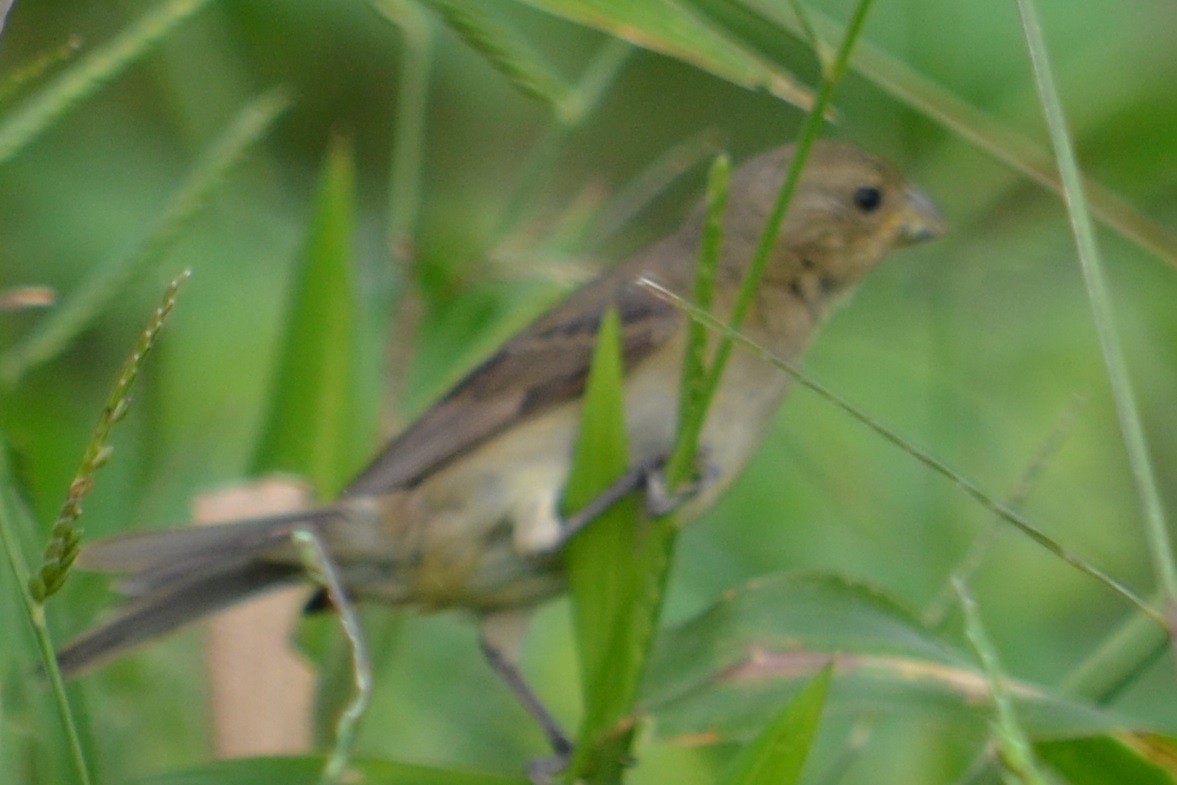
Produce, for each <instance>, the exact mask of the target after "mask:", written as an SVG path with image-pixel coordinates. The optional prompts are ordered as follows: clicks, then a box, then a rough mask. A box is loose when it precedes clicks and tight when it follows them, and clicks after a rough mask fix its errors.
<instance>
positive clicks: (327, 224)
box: [255, 139, 364, 499]
mask: <svg viewBox="0 0 1177 785" xmlns="http://www.w3.org/2000/svg"><path fill="white" fill-rule="evenodd" d="M312 210H313V212H312V215H311V219H310V224H309V227H308V231H307V238H306V245H305V248H304V251H303V255H302V259H301V260H300V261H301V269H300V270H298V271H297V272H296V278H295V281H296V282H295V286H294V292H293V297H292V300H291V307H290V311H289V314H288V316H287V328H286V337H285V340H284V346H283V349H282V354H281V360H280V362H279V366H278V375H277V377H276V378H275V380H274V391H273V404H272V405H271V408H270V415H269V422H268V424H267V426H266V430H265V433H264V435H263V436H262V439H261V444H260V449H259V452H258V457H257V461H256V464H255V468H256V469H257V470H258V471H259V472H264V471H267V470H282V471H287V472H290V473H292V474H297V475H302V476H304V477H306V478H307V479H308V480H309V481H310V482H311V485H312V486H313V487H314V489H315V493H316V494H317V495H318V496H319V497H320V498H323V499H327V498H330V497H331V496H333V495H334V494H336V493H338V492H339V491H340V490H341V489H342V488H343V486H344V484H345V483H346V482H347V480H348V479H349V478H350V476H351V475H352V474H354V473H355V471H356V470H357V467H358V466H359V462H360V461H361V460H362V459H363V457H364V456H363V455H362V453H361V445H363V444H364V440H363V439H362V433H363V431H362V430H361V429H360V428H359V427H358V426H359V412H358V408H359V406H358V404H357V402H356V400H355V398H356V393H357V384H356V379H357V377H356V372H355V369H354V366H355V363H356V361H357V357H358V351H359V349H358V346H357V345H356V330H357V329H358V326H357V323H358V321H359V319H358V316H357V314H356V291H355V290H356V285H355V272H356V264H355V252H354V243H355V222H356V217H355V211H356V208H355V164H354V163H353V162H352V154H351V149H350V146H349V145H348V144H347V143H345V142H342V141H340V140H338V139H337V140H335V141H334V142H333V143H332V145H331V148H330V150H329V151H328V153H327V160H326V162H325V163H324V165H323V174H322V179H321V181H320V183H319V190H318V193H317V195H316V197H315V202H314V206H313V208H312ZM295 423H297V424H298V425H294V424H295Z"/></svg>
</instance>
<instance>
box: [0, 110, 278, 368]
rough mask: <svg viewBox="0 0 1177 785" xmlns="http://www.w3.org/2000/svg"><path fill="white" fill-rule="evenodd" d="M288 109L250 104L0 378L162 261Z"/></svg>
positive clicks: (39, 359) (7, 361) (46, 353)
mask: <svg viewBox="0 0 1177 785" xmlns="http://www.w3.org/2000/svg"><path fill="white" fill-rule="evenodd" d="M289 105H290V101H289V99H288V98H287V97H286V95H285V93H284V92H283V91H281V90H275V91H272V92H269V93H265V94H264V95H262V96H260V97H258V98H256V99H254V100H253V101H251V102H250V103H249V104H247V105H246V107H245V108H244V109H243V110H242V111H241V113H240V114H238V115H237V117H236V118H235V119H234V120H233V122H232V123H230V124H229V126H228V127H227V128H226V129H225V131H224V132H223V133H222V134H221V135H220V137H218V138H217V139H216V140H214V142H213V143H212V145H210V146H209V148H208V150H207V151H206V152H205V154H204V156H203V157H202V158H201V160H200V161H199V162H198V163H197V165H196V167H195V168H194V169H193V170H192V172H191V173H190V174H189V176H188V178H187V180H186V181H185V182H184V183H183V185H181V186H180V188H179V189H178V190H177V191H176V192H175V193H174V194H173V195H172V197H171V199H169V200H168V203H167V205H166V206H165V208H164V212H163V215H162V216H161V217H160V219H159V221H158V222H157V224H156V226H155V228H154V229H153V230H152V231H151V233H150V234H149V235H147V237H146V238H145V239H144V240H143V241H142V242H141V244H140V245H139V247H138V248H137V249H136V250H135V251H134V252H132V253H131V254H129V255H127V256H124V257H122V258H119V259H116V260H115V262H114V263H113V264H109V265H107V266H105V267H102V268H100V269H97V270H95V271H94V272H93V273H92V274H91V275H90V276H89V277H88V278H87V279H86V280H85V281H84V282H83V283H81V284H79V285H78V288H77V289H76V290H75V291H74V292H72V293H71V294H70V295H68V296H67V297H66V298H65V299H64V301H63V302H62V304H61V307H59V308H57V309H56V310H54V311H52V312H51V313H50V314H48V315H47V316H46V318H45V320H44V321H43V322H41V324H40V325H39V326H38V327H37V329H36V330H34V331H33V332H31V333H30V334H29V336H28V337H27V338H25V339H24V340H23V341H22V342H21V343H20V344H18V345H17V346H15V347H14V348H13V349H12V350H11V351H9V352H8V353H7V354H6V355H5V356H4V357H3V359H2V360H0V379H2V380H3V381H4V382H6V383H8V384H15V383H16V382H17V381H19V380H20V378H21V377H22V376H24V374H26V373H27V372H28V371H30V370H31V369H33V368H35V367H36V366H38V365H40V364H42V363H44V362H47V361H48V360H50V359H52V358H53V357H54V356H56V355H57V353H58V352H60V351H62V350H63V349H64V348H65V347H66V346H67V345H68V344H69V342H70V341H71V340H73V339H74V338H75V337H76V336H77V335H78V333H80V332H81V331H82V330H84V329H85V328H86V327H87V326H89V325H90V324H91V322H93V321H94V319H96V318H97V317H98V316H99V314H101V312H102V310H103V308H105V307H106V305H107V304H108V303H110V302H111V301H112V300H113V299H114V298H115V297H118V296H119V295H120V294H121V293H122V292H123V290H124V289H125V288H126V286H127V285H128V284H129V283H130V282H131V281H133V280H134V279H135V278H136V277H137V276H140V275H142V274H143V273H144V272H145V271H146V270H148V269H149V268H150V267H151V266H152V265H154V264H157V263H158V262H159V261H160V260H162V259H163V258H164V256H165V255H166V254H167V252H168V251H169V250H170V249H171V247H172V246H173V245H174V244H175V243H176V242H177V241H178V240H179V239H180V236H181V234H182V232H183V230H184V228H185V227H186V226H187V225H188V224H189V223H190V222H191V221H192V219H193V218H194V217H195V215H196V214H197V211H198V210H199V209H200V208H201V207H203V206H204V204H205V203H206V202H207V201H208V199H209V197H210V196H211V194H212V192H213V191H214V190H215V189H216V187H217V186H219V185H220V184H221V182H222V181H223V180H224V178H225V175H226V174H227V173H228V172H229V170H230V169H231V168H232V167H233V166H234V165H236V164H237V163H238V162H239V161H240V160H241V159H242V158H243V157H244V156H245V154H246V153H247V152H248V150H249V149H250V148H251V147H252V146H253V145H254V144H256V143H257V141H258V140H259V139H261V138H262V137H263V136H264V135H265V134H266V133H267V132H268V131H269V130H270V128H271V127H272V125H273V124H274V121H275V120H277V119H278V117H279V116H280V115H281V114H282V113H283V112H284V111H285V110H286V109H287V107H288V106H289Z"/></svg>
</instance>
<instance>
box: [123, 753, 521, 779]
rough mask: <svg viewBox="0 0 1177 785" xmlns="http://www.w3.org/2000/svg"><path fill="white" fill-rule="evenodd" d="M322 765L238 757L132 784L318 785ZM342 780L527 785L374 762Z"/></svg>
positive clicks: (306, 759)
mask: <svg viewBox="0 0 1177 785" xmlns="http://www.w3.org/2000/svg"><path fill="white" fill-rule="evenodd" d="M323 764H324V759H323V758H322V757H319V756H303V757H289V758H239V759H236V760H226V761H218V762H216V763H208V764H204V765H201V766H196V767H194V768H190V769H182V770H179V771H169V772H163V773H161V774H155V775H152V776H150V777H146V778H144V779H141V780H137V783H136V785H260V784H261V783H267V784H269V783H279V782H280V783H282V785H318V783H319V782H320V775H321V774H322V771H323ZM344 781H345V782H362V783H364V784H365V785H528V780H527V779H526V778H524V777H512V776H508V775H504V774H491V773H480V772H466V771H451V770H448V769H433V768H428V767H426V766H414V765H410V764H404V763H392V762H389V761H376V760H370V761H354V762H353V763H352V765H351V768H350V770H349V773H348V775H347V776H346V777H345V779H344Z"/></svg>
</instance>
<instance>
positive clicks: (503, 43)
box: [424, 0, 571, 115]
mask: <svg viewBox="0 0 1177 785" xmlns="http://www.w3.org/2000/svg"><path fill="white" fill-rule="evenodd" d="M424 2H425V4H426V5H428V6H430V7H431V8H433V10H435V11H436V12H437V13H438V15H439V16H440V17H441V18H442V20H444V21H445V23H446V25H447V26H449V27H450V29H452V30H453V31H454V32H455V33H457V34H458V35H459V36H461V38H462V40H463V41H465V42H466V45H467V46H469V47H470V48H471V49H473V50H474V51H476V52H478V53H479V54H481V55H482V56H483V57H485V58H486V59H487V60H488V61H489V62H490V64H491V65H492V66H493V67H494V68H495V70H497V71H498V72H499V73H501V74H502V75H503V76H505V77H506V78H507V79H508V80H509V81H510V82H511V84H513V85H515V87H516V88H518V90H519V91H520V92H522V93H523V94H524V95H526V96H528V97H530V98H534V99H535V100H537V101H539V102H540V103H543V104H546V105H548V106H549V107H551V108H552V110H553V111H555V112H556V114H557V115H560V114H562V113H563V112H564V106H565V101H566V99H567V97H568V95H569V94H570V92H571V88H570V87H569V86H568V83H567V82H566V81H565V80H564V79H563V78H561V77H560V75H559V74H557V73H556V71H555V69H554V68H552V66H551V65H550V64H549V63H547V62H545V61H544V59H543V58H542V57H540V55H539V53H537V52H536V51H535V50H534V49H533V48H532V47H531V44H529V43H528V42H527V41H526V40H525V39H524V38H523V37H522V36H520V35H519V34H518V33H516V32H515V31H514V30H512V29H511V28H509V27H507V26H506V25H504V24H502V23H501V22H499V21H498V20H497V19H496V18H495V17H494V16H492V15H491V14H489V13H485V12H483V11H482V10H480V9H479V8H478V7H477V6H476V5H474V4H471V3H463V2H458V1H457V0H424Z"/></svg>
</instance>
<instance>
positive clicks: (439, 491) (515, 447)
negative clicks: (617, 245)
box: [59, 141, 942, 673]
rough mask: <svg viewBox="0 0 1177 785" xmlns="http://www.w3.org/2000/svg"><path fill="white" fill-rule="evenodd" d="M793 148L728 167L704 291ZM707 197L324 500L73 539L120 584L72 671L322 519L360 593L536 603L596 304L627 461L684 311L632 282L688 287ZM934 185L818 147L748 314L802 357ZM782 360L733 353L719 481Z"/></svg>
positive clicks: (747, 241) (728, 473)
mask: <svg viewBox="0 0 1177 785" xmlns="http://www.w3.org/2000/svg"><path fill="white" fill-rule="evenodd" d="M791 152H792V148H791V147H785V148H780V149H777V150H774V151H771V152H768V153H765V154H762V155H760V156H757V157H755V158H753V159H751V160H750V161H748V162H746V163H745V164H744V165H742V166H741V167H740V168H739V169H737V170H736V171H735V173H734V174H733V176H732V180H731V186H730V192H729V199H728V207H727V211H726V217H725V221H724V240H723V246H722V251H721V255H720V267H719V271H718V274H717V283H716V298H715V311H716V313H717V315H718V316H720V317H721V318H722V317H724V316H726V313H727V312H728V311H729V310H730V308H731V307H732V304H733V302H734V299H735V293H736V290H737V288H738V286H739V281H740V279H741V277H742V275H743V272H744V269H745V267H746V265H747V264H748V262H749V260H750V256H751V252H752V249H753V248H754V246H755V244H756V241H757V239H758V237H759V234H760V232H761V230H762V228H763V226H764V222H765V219H766V218H767V215H768V212H769V209H770V207H771V205H772V202H773V200H774V198H775V196H776V192H777V189H778V188H779V185H780V182H781V179H782V177H783V174H784V171H785V170H786V168H787V166H788V163H789V160H790V156H791ZM701 214H702V213H701V210H696V211H695V212H694V213H693V214H692V215H691V217H689V218H688V220H687V221H686V222H685V223H684V225H683V226H682V228H681V229H680V230H679V231H677V232H676V233H674V234H672V235H670V236H669V237H667V238H666V239H664V240H662V241H661V242H659V243H657V244H655V245H653V246H652V247H651V248H649V249H647V250H646V251H644V252H643V253H640V254H638V255H636V256H634V257H633V258H631V259H629V260H627V261H625V262H623V263H622V264H620V265H618V266H617V267H615V268H613V269H612V270H611V271H609V272H607V273H606V274H604V275H603V276H601V277H600V278H598V279H597V280H595V281H593V282H591V283H589V284H587V285H586V286H584V287H582V288H581V289H579V290H578V291H576V292H574V293H572V294H571V295H569V296H568V297H567V298H566V299H565V300H564V301H562V302H561V303H559V304H558V305H557V306H555V307H554V308H553V309H551V310H550V311H548V312H547V313H546V314H544V315H543V316H541V317H540V318H539V319H537V320H536V321H535V322H533V323H532V324H531V325H530V326H528V327H527V328H525V329H524V330H522V331H521V332H520V333H518V334H517V335H515V336H514V337H513V338H511V339H510V340H509V341H508V342H507V343H506V344H504V345H503V346H502V348H500V349H499V350H498V352H496V353H495V354H494V355H493V356H491V357H490V358H489V359H487V360H486V361H485V362H483V363H482V364H481V365H479V366H478V367H477V368H475V369H474V370H473V371H472V372H471V373H470V374H468V375H467V376H466V377H465V378H464V379H463V380H462V381H461V382H460V383H459V384H458V385H457V386H455V387H454V389H453V390H451V391H450V392H449V393H448V394H447V395H446V396H444V397H443V398H442V399H441V400H439V401H438V402H437V403H436V404H435V405H434V406H433V407H432V408H430V409H429V410H428V411H426V412H425V413H424V414H423V415H422V416H421V417H420V418H419V419H418V420H417V421H416V422H414V423H413V424H411V425H410V426H409V427H408V428H407V429H406V430H405V431H404V432H403V433H401V434H400V435H399V436H397V437H395V438H394V439H392V440H391V441H390V442H389V444H388V446H387V447H386V448H385V449H384V450H383V451H382V452H381V453H380V455H379V456H377V458H376V459H375V460H374V461H373V462H372V464H371V465H370V466H369V467H368V468H367V469H365V470H364V471H363V472H361V473H360V475H359V476H358V477H356V479H355V480H354V481H353V482H352V483H351V484H350V485H349V487H348V488H347V490H346V491H345V492H344V494H343V495H342V496H341V498H340V499H339V500H338V501H337V502H336V503H335V504H333V505H331V506H329V507H327V508H323V509H319V510H313V511H308V512H305V513H301V514H297V515H290V516H284V517H278V518H267V519H259V520H253V521H244V522H236V523H228V524H223V525H217V526H209V527H200V528H181V529H173V530H165V531H152V532H145V533H141V534H130V535H124V536H120V537H115V538H112V539H108V540H104V541H100V542H96V543H93V544H91V545H89V546H88V547H87V548H85V549H84V550H83V553H82V556H81V558H80V559H79V564H80V565H81V566H82V567H84V568H87V569H95V570H101V571H106V572H112V573H122V574H124V575H126V576H127V577H126V578H125V579H124V580H123V581H122V583H121V584H120V585H119V589H120V591H122V592H123V593H125V594H126V595H127V596H128V598H129V600H128V602H127V603H126V604H125V605H124V606H123V607H122V609H121V613H120V614H119V615H118V616H116V617H115V618H114V619H113V620H112V621H110V622H107V623H106V624H104V625H101V626H99V627H97V628H95V629H94V630H92V631H90V632H88V633H85V634H84V635H83V636H81V637H80V638H79V639H77V640H76V641H74V642H73V643H71V644H69V645H68V646H67V647H66V648H65V649H63V650H62V651H61V653H60V654H59V660H60V662H61V665H62V668H63V670H65V671H66V672H67V673H74V672H76V671H78V670H79V669H81V668H83V667H85V666H87V665H89V664H92V663H95V662H98V661H100V660H102V659H105V658H107V657H108V656H110V655H112V654H115V653H117V652H119V651H121V650H122V649H124V648H126V647H128V646H130V645H133V644H136V643H139V642H141V641H143V640H146V639H148V638H151V637H154V636H156V635H159V634H161V633H163V632H166V631H168V630H170V629H173V628H175V627H177V626H179V625H181V624H183V623H185V622H187V621H190V620H192V619H195V618H198V617H200V616H203V615H206V614H208V613H211V612H214V611H216V610H219V609H221V608H223V607H225V606H226V605H229V604H231V603H233V602H236V601H237V600H240V599H242V598H244V597H246V596H249V595H251V594H255V593H257V592H260V591H263V590H265V589H267V588H271V587H276V586H280V585H285V584H289V583H291V582H295V581H297V580H299V579H300V576H301V570H300V568H299V566H298V564H299V563H298V559H297V555H296V553H295V551H294V548H293V547H292V546H291V544H290V543H289V536H290V533H291V532H292V531H293V530H294V529H295V528H297V527H300V526H313V527H315V528H316V530H317V531H318V532H319V533H320V534H321V535H322V537H323V539H324V540H325V542H326V543H327V545H328V547H329V549H330V551H331V553H332V557H333V558H334V559H335V560H336V561H337V562H338V565H339V567H340V570H341V572H342V574H343V577H344V582H345V584H346V585H347V588H348V591H349V593H350V594H351V595H353V596H354V597H355V598H357V599H361V600H364V599H370V600H376V601H381V602H387V603H393V604H413V605H417V606H420V607H424V608H443V607H453V606H457V607H464V608H469V609H472V610H474V611H476V612H480V613H492V612H495V611H499V610H504V609H511V608H516V607H524V606H528V605H531V604H534V603H536V602H538V601H540V600H542V599H544V598H546V597H548V596H551V595H552V594H554V593H556V592H558V591H560V590H561V588H562V585H563V584H562V577H561V575H560V572H559V569H558V560H557V559H554V558H552V552H553V549H554V548H557V547H558V546H559V544H560V543H562V542H563V540H562V531H561V526H562V522H561V520H560V518H559V516H558V515H557V504H558V501H559V498H560V493H561V488H562V483H563V480H564V477H565V474H566V473H567V470H568V466H569V461H570V456H571V449H572V445H573V442H574V439H575V437H576V428H577V423H578V413H579V399H580V396H581V394H582V392H583V389H584V383H585V377H586V374H587V369H588V364H589V358H590V355H591V352H592V349H593V345H594V342H595V340H596V332H597V328H598V325H599V322H600V319H601V315H602V314H603V313H604V311H605V310H606V309H607V308H609V307H613V308H615V309H616V310H617V311H618V313H619V315H620V317H621V321H622V344H623V353H624V361H625V366H626V376H625V395H626V428H627V432H628V436H629V444H630V450H631V454H630V456H629V458H630V462H631V464H632V465H648V464H651V463H654V462H656V461H657V459H659V458H660V457H663V456H664V455H665V453H666V451H667V450H668V449H669V446H670V443H671V439H672V437H673V433H674V427H675V411H674V410H675V402H676V400H677V386H678V381H679V376H680V374H679V364H680V363H681V358H682V351H683V340H684V336H685V332H686V329H685V326H686V320H685V318H684V317H683V316H682V315H681V314H680V313H679V312H678V311H677V310H676V309H674V308H673V307H672V306H670V305H668V304H666V303H665V302H663V301H661V300H659V299H658V298H656V297H655V296H654V295H653V294H651V293H650V292H649V291H648V290H647V289H645V288H643V287H640V286H638V285H636V283H635V282H636V281H637V279H638V278H640V277H642V276H646V277H649V278H652V279H654V280H656V281H658V282H659V283H661V284H662V285H663V286H665V287H667V288H669V289H670V290H672V291H676V292H680V293H686V292H689V291H690V287H691V280H692V276H693V274H694V264H695V258H696V253H697V247H698V242H699V237H700V234H701V225H702V217H701ZM941 229H942V227H941V224H940V219H939V218H938V217H937V216H936V213H935V211H934V210H933V209H932V207H931V205H930V204H929V202H928V201H927V199H926V198H925V197H924V196H922V195H921V194H920V193H919V192H918V191H916V190H915V189H914V188H913V187H911V186H910V185H908V184H907V183H906V182H905V181H904V180H903V178H902V177H901V176H900V175H899V173H898V171H897V170H896V169H895V168H894V167H893V166H891V165H890V164H888V163H886V162H884V161H882V160H880V159H879V158H877V157H875V156H873V155H870V154H868V153H865V152H863V151H861V150H859V149H857V148H855V147H853V146H850V145H847V144H842V143H836V142H829V141H826V142H819V143H818V144H817V145H816V146H815V147H814V148H813V150H812V152H811V155H810V158H809V160H808V162H807V164H806V168H805V171H804V174H803V176H802V179H801V182H800V184H799V187H798V190H797V192H796V194H795V196H794V199H793V202H792V205H791V206H790V209H789V211H788V215H787V218H786V221H785V224H784V227H783V228H782V231H781V233H780V235H779V237H778V240H777V242H776V245H775V248H774V253H773V255H772V257H771V259H770V261H769V264H768V267H767V268H766V270H765V274H764V279H763V281H762V283H761V286H760V289H759V291H758V294H757V296H756V298H755V300H754V302H753V305H752V308H751V310H750V312H749V314H748V317H747V319H746V321H745V325H744V332H745V333H746V334H748V335H749V336H750V337H751V338H753V339H754V340H756V341H757V342H758V343H760V344H761V345H763V346H764V347H766V348H767V349H769V350H770V351H772V352H773V353H775V354H777V355H779V356H781V357H784V358H786V359H789V360H798V359H800V357H801V355H802V354H803V352H804V350H805V348H806V346H807V345H808V343H809V341H810V339H811V338H812V337H813V335H814V332H815V331H816V329H817V327H818V326H819V325H820V323H821V322H822V321H823V319H824V318H825V316H826V315H827V314H828V313H829V311H830V309H831V308H832V307H833V305H834V304H835V303H836V302H837V300H838V299H840V298H841V297H843V296H845V295H846V294H848V293H849V292H850V291H852V290H853V289H854V288H855V287H856V286H857V284H858V283H859V282H860V281H861V280H862V278H863V277H864V276H865V275H866V274H867V273H868V272H869V271H870V269H871V268H872V267H873V266H874V265H875V263H876V262H878V260H879V259H880V258H882V257H883V256H884V255H885V254H886V253H887V252H888V251H889V250H891V249H893V248H895V247H898V246H902V245H906V244H909V243H912V242H916V241H919V240H923V239H926V238H929V237H932V236H935V235H936V234H938V233H940V231H941ZM787 387H788V378H787V377H786V376H785V375H783V374H781V373H780V372H779V371H777V370H775V369H774V368H772V367H770V366H769V365H768V364H766V363H764V362H763V361H762V360H760V359H758V358H756V357H754V356H752V355H751V354H749V353H746V352H739V351H737V352H736V353H735V354H733V356H732V359H731V363H730V365H729V368H728V373H727V374H726V376H725V378H724V380H723V382H722V383H721V385H720V388H719V390H718V394H717V396H716V399H715V401H714V403H713V408H712V410H711V413H710V415H709V418H708V421H707V425H706V426H705V427H704V430H703V433H702V437H701V446H702V449H703V454H704V455H705V456H706V461H707V462H708V464H709V468H710V469H711V470H712V472H711V474H712V476H713V477H714V479H713V480H711V481H710V483H709V484H708V485H707V486H706V487H705V488H704V489H703V490H702V491H701V493H700V494H699V495H698V497H697V498H695V499H693V500H692V502H691V507H692V508H693V509H698V508H701V507H702V506H704V505H706V504H707V503H709V502H710V501H712V500H713V499H714V498H715V496H716V495H717V494H718V492H719V491H720V490H722V489H723V488H724V487H726V486H727V485H728V484H729V483H730V482H731V480H732V479H733V478H734V477H735V476H736V475H737V474H738V472H739V471H740V469H741V468H742V467H743V465H744V463H745V462H746V460H747V459H748V457H750V455H751V454H752V452H753V451H754V449H755V448H756V446H757V445H758V444H759V441H760V439H761V437H762V435H763V434H764V432H765V430H766V428H767V426H768V424H769V421H770V420H771V418H772V416H773V414H774V412H775V411H776V408H777V405H778V404H779V402H780V399H781V397H782V396H783V395H784V393H785V392H786V390H787Z"/></svg>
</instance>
